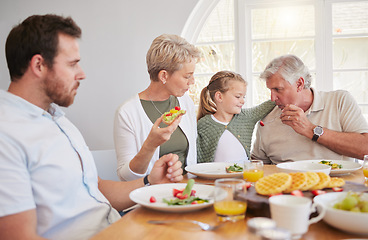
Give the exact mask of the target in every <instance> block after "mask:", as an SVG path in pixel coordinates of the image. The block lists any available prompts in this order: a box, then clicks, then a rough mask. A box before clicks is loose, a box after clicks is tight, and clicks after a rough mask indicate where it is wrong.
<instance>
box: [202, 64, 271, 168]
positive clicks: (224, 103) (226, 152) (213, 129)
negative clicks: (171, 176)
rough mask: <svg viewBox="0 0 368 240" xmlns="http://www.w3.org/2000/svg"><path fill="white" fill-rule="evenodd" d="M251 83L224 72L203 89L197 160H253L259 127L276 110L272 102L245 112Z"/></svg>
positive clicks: (216, 75) (237, 161) (218, 73)
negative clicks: (248, 88)
mask: <svg viewBox="0 0 368 240" xmlns="http://www.w3.org/2000/svg"><path fill="white" fill-rule="evenodd" d="M246 90H247V82H246V81H245V80H244V79H243V78H242V76H241V75H240V74H237V73H234V72H231V71H220V72H217V73H216V74H215V75H213V76H212V78H211V80H210V82H209V84H208V85H207V87H205V88H203V90H202V92H201V97H200V103H199V109H198V117H197V120H198V128H197V130H198V137H197V156H198V157H197V161H198V163H203V162H232V163H243V162H244V161H246V160H248V159H249V156H250V147H251V140H252V134H253V130H254V127H255V124H256V123H257V122H258V121H259V120H261V119H262V118H263V117H265V116H266V115H267V114H268V113H269V112H270V111H271V110H272V109H273V108H274V107H275V104H274V103H273V102H271V101H267V102H264V103H262V104H260V105H258V106H256V107H254V108H248V109H243V108H242V107H243V105H244V102H245V100H244V98H245V94H246Z"/></svg>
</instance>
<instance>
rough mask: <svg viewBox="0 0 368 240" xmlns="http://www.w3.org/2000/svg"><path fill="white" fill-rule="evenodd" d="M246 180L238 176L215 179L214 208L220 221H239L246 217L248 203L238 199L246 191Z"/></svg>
mask: <svg viewBox="0 0 368 240" xmlns="http://www.w3.org/2000/svg"><path fill="white" fill-rule="evenodd" d="M246 191H247V188H246V187H245V181H244V180H243V179H237V178H224V179H217V180H216V181H215V203H214V205H213V206H214V209H215V212H216V214H217V217H218V219H219V220H220V221H237V220H241V219H244V218H245V211H246V210H247V203H246V202H245V201H241V200H239V199H238V195H239V194H243V193H246Z"/></svg>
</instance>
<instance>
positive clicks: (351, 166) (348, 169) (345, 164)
mask: <svg viewBox="0 0 368 240" xmlns="http://www.w3.org/2000/svg"><path fill="white" fill-rule="evenodd" d="M322 160H324V161H330V162H331V163H337V164H341V165H342V168H340V169H331V172H330V176H339V175H345V174H349V173H352V172H354V171H356V170H359V169H361V168H362V165H361V164H360V163H357V162H353V161H348V160H325V159H321V160H307V161H312V162H314V163H319V162H320V161H322Z"/></svg>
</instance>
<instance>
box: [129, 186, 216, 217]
mask: <svg viewBox="0 0 368 240" xmlns="http://www.w3.org/2000/svg"><path fill="white" fill-rule="evenodd" d="M186 185H187V184H186V183H167V184H157V185H152V186H148V187H142V188H138V189H136V190H134V191H132V192H131V193H130V194H129V197H130V199H131V200H132V201H133V202H135V203H138V204H140V205H142V206H144V207H147V208H151V209H155V210H159V211H164V212H189V211H195V210H199V209H202V208H206V207H209V206H212V204H213V201H214V200H213V194H214V191H215V187H214V186H209V185H204V184H194V185H193V190H196V196H197V197H199V198H203V199H207V200H209V202H208V203H201V204H192V205H174V206H169V205H167V203H164V202H163V201H162V199H163V198H165V199H168V200H169V199H173V198H174V197H173V189H174V188H176V189H183V188H185V186H186ZM151 196H153V197H155V198H156V202H155V203H151V202H150V198H151Z"/></svg>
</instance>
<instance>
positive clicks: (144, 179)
mask: <svg viewBox="0 0 368 240" xmlns="http://www.w3.org/2000/svg"><path fill="white" fill-rule="evenodd" d="M143 183H144V185H145V186H150V185H151V183H150V182H149V181H148V175H146V176H145V177H144V178H143Z"/></svg>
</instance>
